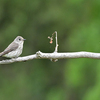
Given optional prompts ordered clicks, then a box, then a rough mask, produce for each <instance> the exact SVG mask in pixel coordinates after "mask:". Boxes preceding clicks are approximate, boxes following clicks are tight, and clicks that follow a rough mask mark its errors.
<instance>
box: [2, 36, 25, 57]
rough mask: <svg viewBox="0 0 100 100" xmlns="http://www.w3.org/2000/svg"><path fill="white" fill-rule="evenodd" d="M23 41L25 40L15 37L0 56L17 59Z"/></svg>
mask: <svg viewBox="0 0 100 100" xmlns="http://www.w3.org/2000/svg"><path fill="white" fill-rule="evenodd" d="M24 40H25V39H24V38H23V37H21V36H17V37H16V38H15V39H14V41H13V42H12V43H11V44H10V45H9V46H8V47H7V48H6V49H5V50H4V51H3V52H1V53H0V56H3V57H7V58H17V57H18V56H19V55H21V53H22V50H23V44H24Z"/></svg>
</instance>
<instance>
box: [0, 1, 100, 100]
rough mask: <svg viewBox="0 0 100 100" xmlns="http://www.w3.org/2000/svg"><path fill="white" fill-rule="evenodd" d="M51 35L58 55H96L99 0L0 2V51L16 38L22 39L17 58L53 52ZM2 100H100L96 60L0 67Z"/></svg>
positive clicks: (99, 62)
mask: <svg viewBox="0 0 100 100" xmlns="http://www.w3.org/2000/svg"><path fill="white" fill-rule="evenodd" d="M54 31H57V32H58V42H59V52H77V51H88V52H100V0H0V52H1V51H3V50H4V49H5V48H6V47H7V46H8V45H9V44H10V43H11V42H12V41H13V40H14V38H15V37H16V36H18V35H20V36H23V37H24V38H25V39H26V41H25V43H24V50H23V54H22V55H21V56H27V55H31V54H35V53H36V52H37V51H39V50H40V51H42V52H45V53H46V52H53V51H54V48H55V42H54V43H53V44H49V39H48V38H47V37H48V36H51V35H52V33H53V32H54ZM54 41H55V40H54ZM2 59H3V58H0V60H2ZM0 100H100V60H97V59H89V58H78V59H62V60H59V61H58V62H56V63H54V62H51V61H50V60H47V59H40V60H38V59H35V60H30V61H26V62H16V63H12V64H8V65H0Z"/></svg>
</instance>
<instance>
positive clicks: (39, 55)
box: [0, 31, 100, 64]
mask: <svg viewBox="0 0 100 100" xmlns="http://www.w3.org/2000/svg"><path fill="white" fill-rule="evenodd" d="M54 34H56V37H55V38H56V46H55V50H54V52H53V53H42V52H41V51H38V52H37V53H36V54H33V55H29V56H25V57H18V58H12V59H7V60H2V61H0V64H9V63H13V62H21V61H27V60H32V59H50V60H51V61H53V62H56V61H58V59H66V58H93V59H100V53H92V52H84V51H82V52H72V53H58V41H57V31H55V32H54V33H53V34H52V37H49V36H48V38H49V39H50V44H52V43H53V36H54Z"/></svg>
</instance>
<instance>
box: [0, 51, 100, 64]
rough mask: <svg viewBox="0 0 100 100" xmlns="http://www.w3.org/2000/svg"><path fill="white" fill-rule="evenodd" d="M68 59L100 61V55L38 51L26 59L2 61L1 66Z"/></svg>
mask: <svg viewBox="0 0 100 100" xmlns="http://www.w3.org/2000/svg"><path fill="white" fill-rule="evenodd" d="M67 58H92V59H100V53H92V52H84V51H82V52H72V53H55V52H53V53H42V52H41V51H38V52H37V53H36V54H34V55H29V56H25V57H18V58H12V59H7V60H2V61H0V64H9V63H13V62H21V61H27V60H32V59H67Z"/></svg>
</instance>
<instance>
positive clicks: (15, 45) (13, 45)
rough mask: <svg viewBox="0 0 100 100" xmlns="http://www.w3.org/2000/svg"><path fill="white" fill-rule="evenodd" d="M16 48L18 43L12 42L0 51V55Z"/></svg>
mask: <svg viewBox="0 0 100 100" xmlns="http://www.w3.org/2000/svg"><path fill="white" fill-rule="evenodd" d="M17 48H18V44H17V43H15V42H12V43H11V44H10V45H9V46H8V47H7V48H6V49H5V50H4V51H3V52H1V53H0V56H3V55H5V54H7V53H9V52H11V51H15V50H16V49H17Z"/></svg>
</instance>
